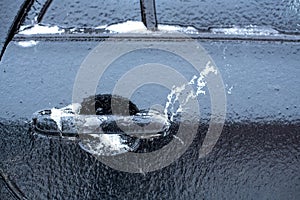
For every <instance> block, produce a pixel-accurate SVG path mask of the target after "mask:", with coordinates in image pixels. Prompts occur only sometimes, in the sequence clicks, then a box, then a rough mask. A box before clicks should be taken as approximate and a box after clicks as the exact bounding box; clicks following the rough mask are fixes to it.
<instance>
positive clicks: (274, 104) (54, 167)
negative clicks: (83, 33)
mask: <svg viewBox="0 0 300 200" xmlns="http://www.w3.org/2000/svg"><path fill="white" fill-rule="evenodd" d="M54 2H55V1H54ZM158 3H159V2H158ZM53 5H55V4H53ZM112 7H113V6H112ZM157 7H158V9H157V10H158V13H160V12H162V11H160V10H159V9H162V8H163V6H160V7H159V4H158V5H157ZM50 8H51V7H50ZM60 8H61V7H60ZM186 9H188V8H186ZM51 12H52V11H51V9H50V11H49V16H50V15H51ZM166 13H168V11H166ZM183 13H184V12H183ZM45 16H46V15H45ZM55 16H57V17H59V16H60V15H54V17H55ZM293 16H294V15H293ZM298 16H299V13H298ZM162 18H163V17H162ZM174 18H175V19H176V17H174ZM44 19H45V20H46V19H47V18H44ZM159 19H160V17H159V15H158V20H159ZM291 19H294V18H291ZM70 21H72V20H70ZM75 21H76V20H75ZM177 21H180V18H179V20H177ZM79 22H80V21H79ZM166 22H169V21H166ZM180 23H181V22H180ZM276 23H278V21H276V20H275V22H274V24H276ZM54 24H59V23H58V22H56V21H55V23H54ZM64 25H66V23H65V24H64ZM77 25H78V26H81V24H77ZM238 25H241V24H238ZM294 25H295V26H292V27H294V28H295V27H297V25H296V24H294ZM91 26H94V24H91ZM284 28H286V27H284ZM286 29H287V30H288V28H286ZM296 29H297V28H296ZM296 29H294V30H296ZM18 37H19V38H21V37H20V35H19V36H18V35H16V36H15V39H14V40H13V41H11V42H10V43H9V45H8V47H7V49H6V51H5V54H4V56H3V58H2V60H1V63H0V86H1V91H0V94H1V95H0V99H1V100H0V102H1V104H0V109H1V112H0V113H1V114H0V136H1V138H2V139H1V140H0V148H1V156H0V160H1V161H0V170H1V177H0V185H1V187H0V197H1V198H2V197H3V199H13V198H16V199H18V198H27V199H98V198H101V199H117V198H120V199H221V198H225V199H297V198H298V197H299V195H300V168H299V164H300V134H299V133H300V123H299V119H300V118H299V117H300V116H299V113H300V110H299V109H300V101H299V97H300V90H299V86H300V80H299V75H300V43H299V42H296V41H294V42H290V41H284V40H283V41H264V40H251V38H250V39H248V40H232V39H230V40H226V39H222V40H221V39H207V38H206V39H201V38H197V42H199V44H200V45H201V46H202V47H203V48H204V49H205V50H206V51H207V53H208V54H209V55H210V56H211V58H212V59H213V60H214V62H215V64H216V66H217V67H218V70H219V71H220V73H221V75H222V79H223V82H224V86H225V92H226V98H227V103H226V105H227V112H226V121H225V125H224V128H223V130H222V133H221V136H220V138H219V139H218V141H217V143H216V145H215V146H214V148H213V150H212V151H211V152H210V153H209V154H208V155H206V156H205V157H203V158H199V149H200V147H201V144H203V141H204V138H205V134H206V132H207V130H208V126H209V124H208V122H209V118H210V114H211V105H210V104H211V99H210V96H209V95H208V94H209V91H208V90H207V88H206V89H205V91H206V92H207V94H206V95H200V96H199V102H200V103H199V107H200V113H201V118H200V122H199V124H186V127H187V128H189V127H193V126H198V130H197V135H196V137H195V138H194V139H193V142H192V144H191V145H190V146H189V147H188V149H187V151H186V152H185V153H184V154H183V155H182V156H181V157H180V158H179V159H178V160H176V161H174V162H173V163H172V164H170V165H169V166H167V167H165V168H162V169H159V170H157V171H153V172H147V173H143V172H142V171H141V173H127V172H122V171H118V170H115V169H113V168H110V167H109V166H107V165H105V164H104V163H102V162H100V161H99V160H98V159H96V158H95V157H94V156H93V155H91V154H89V153H87V152H86V151H84V150H83V149H82V148H80V146H79V145H78V143H77V142H76V141H70V140H66V139H63V138H61V139H59V138H51V137H49V138H47V137H46V138H45V137H39V136H36V135H33V134H32V129H31V128H32V127H31V123H30V121H31V118H32V115H33V113H34V112H36V111H37V110H41V109H46V108H53V107H59V108H61V107H64V106H67V105H69V104H70V103H71V102H72V92H73V85H74V82H75V80H76V75H77V72H78V70H79V68H80V66H81V64H82V62H83V61H84V59H85V58H86V57H87V55H88V54H89V53H90V52H91V50H92V49H94V48H95V47H96V46H97V45H98V44H99V43H100V44H101V42H104V40H103V39H102V38H101V39H94V40H91V39H90V38H84V37H82V38H81V39H80V40H72V41H71V40H70V39H69V38H67V37H65V36H64V34H61V35H59V36H55V37H52V36H51V37H48V38H46V39H45V38H43V37H44V36H39V38H40V39H39V40H37V41H38V43H37V44H35V45H33V46H31V47H26V48H25V47H24V46H22V45H20V42H22V41H21V39H22V38H21V39H18ZM28 37H29V39H28V38H25V40H31V39H32V38H30V37H31V36H28ZM247 37H249V36H247ZM23 39H24V38H23ZM34 39H37V38H34ZM160 42H161V43H164V42H165V41H164V40H161V41H160ZM136 58H139V59H136ZM157 61H160V62H162V64H165V65H168V66H172V67H173V68H175V69H176V70H177V71H179V72H180V73H181V74H183V75H184V76H187V77H191V76H192V75H193V74H194V73H195V71H194V70H193V68H192V67H191V65H190V64H189V63H187V62H186V61H184V60H182V59H180V58H178V57H174V56H173V55H170V54H168V53H166V52H162V51H159V50H153V51H147V50H141V51H137V52H131V53H129V54H126V55H125V56H122V57H120V58H118V60H117V61H116V62H114V63H113V64H112V65H111V66H110V67H109V69H108V70H107V71H106V74H104V76H103V77H101V79H100V80H99V84H98V86H97V91H96V92H97V93H100V94H105V93H109V92H110V91H112V89H113V87H114V85H115V84H116V82H117V80H118V79H119V78H120V77H121V76H122V74H124V73H125V72H126V71H128V70H130V69H131V68H132V67H133V66H137V65H140V64H143V63H151V62H157ZM167 94H168V90H167V89H166V88H162V87H158V86H156V85H152V86H151V85H150V86H145V87H141V88H139V89H138V90H137V91H136V92H135V93H134V94H133V96H132V98H131V99H130V100H131V101H132V102H133V103H134V104H135V105H137V107H138V108H139V109H147V108H149V107H150V106H151V105H153V104H161V105H164V104H165V102H166V96H167ZM168 139H170V138H168ZM171 139H172V138H171ZM144 145H145V146H147V145H150V146H151V145H153V144H151V143H150V144H144ZM154 145H155V143H154ZM162 156H165V157H168V155H162ZM149 165H151V163H149Z"/></svg>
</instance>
